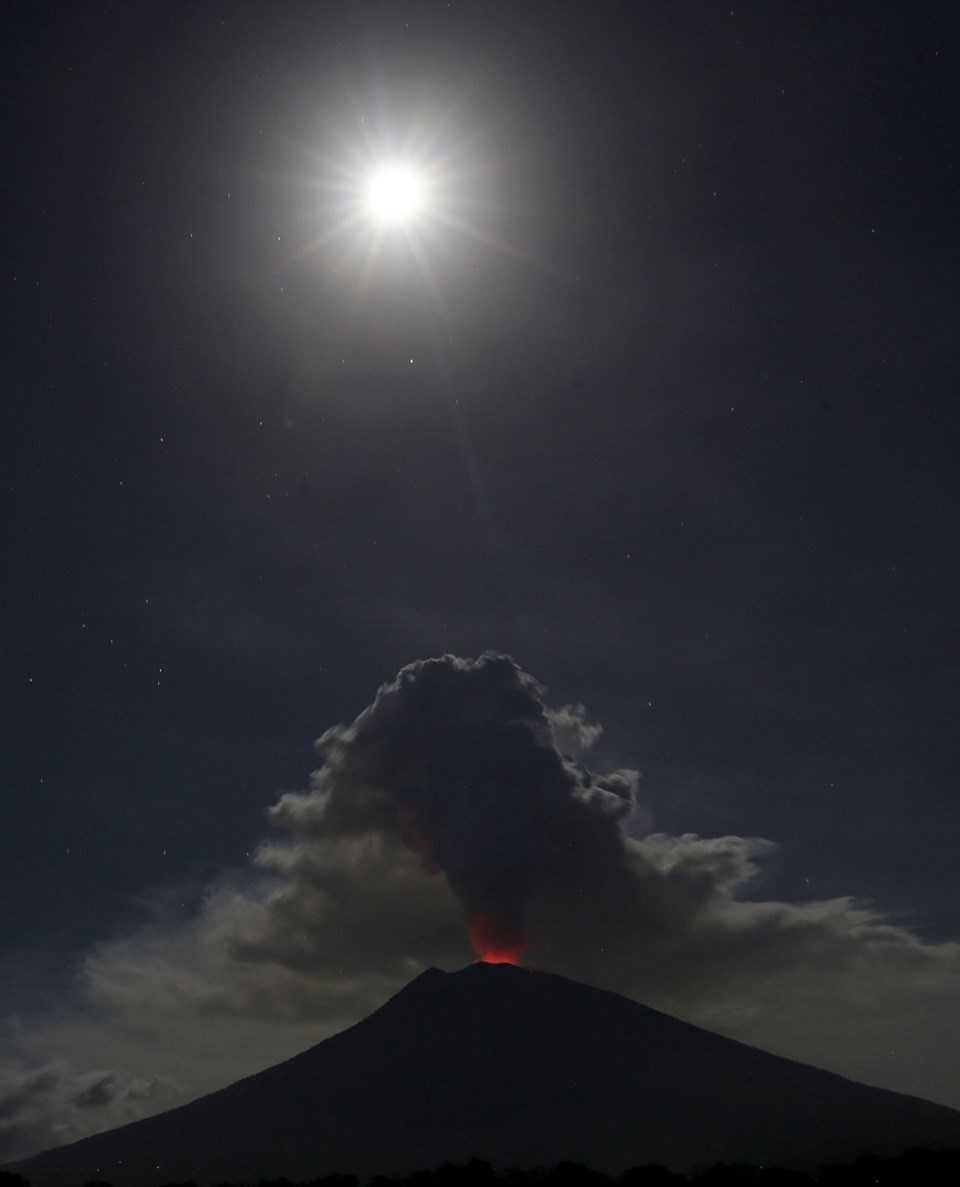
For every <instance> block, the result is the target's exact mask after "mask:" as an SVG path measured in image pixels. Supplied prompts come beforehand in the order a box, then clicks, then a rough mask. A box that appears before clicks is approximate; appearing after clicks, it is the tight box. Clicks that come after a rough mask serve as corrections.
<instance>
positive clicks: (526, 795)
mask: <svg viewBox="0 0 960 1187" xmlns="http://www.w3.org/2000/svg"><path fill="white" fill-rule="evenodd" d="M598 733H599V730H598V728H597V727H592V726H590V724H589V723H588V722H587V720H586V717H585V714H584V712H583V710H582V707H580V706H566V707H564V708H563V709H562V710H558V711H556V712H554V713H553V714H551V713H550V712H549V711H548V710H547V708H546V706H545V704H544V689H543V688H542V687H541V685H539V684H538V683H537V682H536V681H535V680H534V679H533V677H532V676H530V675H529V674H527V673H526V672H524V671H523V670H522V669H521V668H520V667H519V666H518V665H517V664H516V663H515V662H514V661H513V660H512V659H510V658H509V657H508V656H504V655H494V654H488V655H484V656H481V658H480V659H478V660H465V659H459V658H456V657H454V656H450V655H447V656H443V657H441V658H439V659H430V660H423V661H419V662H417V663H413V664H410V665H409V666H408V667H406V668H404V669H403V670H402V671H401V672H400V674H399V675H398V676H397V678H396V680H394V681H392V682H391V683H389V684H385V685H383V686H382V687H381V688H380V690H379V692H378V693H377V696H376V699H375V700H374V702H373V704H372V705H370V706H369V708H367V709H365V710H364V711H363V713H361V714H360V716H359V717H358V718H357V719H356V720H355V721H354V722H353V724H352V725H350V726H334V727H333V728H332V729H329V730H327V732H326V733H325V734H323V736H322V737H321V738H320V740H319V742H318V743H317V750H318V752H319V754H320V756H321V759H322V760H323V765H322V766H321V768H320V769H319V770H318V771H316V772H315V774H314V775H313V778H312V781H311V787H310V790H309V792H307V793H306V794H289V795H286V796H284V797H283V798H282V799H281V800H280V802H279V804H278V805H277V806H276V807H275V808H274V809H273V812H272V819H273V822H274V824H275V825H277V826H279V827H280V828H283V829H285V830H287V831H288V832H289V833H292V834H296V835H298V836H303V835H311V834H312V835H317V836H321V835H322V836H323V837H325V838H327V839H330V838H349V837H359V836H365V835H369V834H371V833H374V834H382V835H385V836H388V837H392V838H397V839H399V840H400V841H402V842H403V844H405V845H406V846H407V847H408V848H409V849H410V850H412V851H413V852H415V853H416V854H418V855H419V857H420V859H421V861H422V863H423V865H424V868H425V869H428V870H431V871H437V872H439V873H442V874H443V875H445V876H446V879H447V881H448V882H449V885H450V887H451V888H452V889H453V891H454V893H455V894H456V895H457V897H458V898H459V900H460V901H461V903H462V904H463V909H464V913H465V915H466V919H467V922H468V926H469V927H470V929H471V935H472V936H473V937H474V940H475V946H477V947H478V948H480V949H482V950H483V951H489V950H491V949H509V950H512V951H519V950H521V949H522V948H523V946H524V945H525V942H526V938H527V913H528V910H529V908H530V906H531V904H532V903H533V902H534V901H535V900H537V899H538V898H541V897H543V896H545V895H546V896H549V895H550V894H551V891H552V889H553V888H555V887H562V886H564V885H566V884H568V883H569V882H570V880H571V879H574V880H575V881H576V882H577V883H583V882H584V881H589V880H590V879H591V877H592V876H594V875H595V874H596V875H599V874H600V872H601V871H603V872H605V876H609V875H610V871H611V869H616V868H617V867H622V866H623V863H624V860H625V851H624V846H623V840H622V834H621V831H620V828H619V821H620V820H621V819H622V818H623V817H624V816H625V815H627V814H628V813H629V812H630V811H631V809H632V808H633V806H634V801H635V792H636V778H637V777H636V774H635V773H634V772H628V771H622V772H615V773H612V774H609V775H605V776H601V777H597V776H595V775H593V774H592V773H591V772H590V771H589V770H588V769H587V768H586V767H584V766H581V765H579V764H578V763H577V762H576V761H575V760H574V758H572V757H568V756H567V755H566V754H564V753H561V750H560V749H559V748H558V742H560V743H561V745H565V747H566V749H567V750H568V751H576V752H582V750H583V749H584V747H585V746H586V745H589V743H590V742H591V741H592V740H594V739H595V737H596V736H597V734H598Z"/></svg>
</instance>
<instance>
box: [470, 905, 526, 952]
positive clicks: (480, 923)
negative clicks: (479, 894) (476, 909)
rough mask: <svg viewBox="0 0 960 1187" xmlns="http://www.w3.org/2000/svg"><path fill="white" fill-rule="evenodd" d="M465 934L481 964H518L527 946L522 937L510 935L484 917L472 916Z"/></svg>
mask: <svg viewBox="0 0 960 1187" xmlns="http://www.w3.org/2000/svg"><path fill="white" fill-rule="evenodd" d="M467 932H468V934H469V936H470V943H471V944H472V945H473V950H474V952H476V954H477V960H478V961H479V962H480V963H482V964H519V963H520V958H521V957H522V956H523V950H524V948H526V946H527V941H526V938H525V937H524V936H522V935H516V934H511V933H510V932H508V931H507V930H506V929H504V928H502V927H500V926H498V925H497V923H496V922H495V921H494V920H492V919H490V918H489V917H488V916H486V915H474V917H473V918H472V919H471V920H470V921H469V922H468V923H467Z"/></svg>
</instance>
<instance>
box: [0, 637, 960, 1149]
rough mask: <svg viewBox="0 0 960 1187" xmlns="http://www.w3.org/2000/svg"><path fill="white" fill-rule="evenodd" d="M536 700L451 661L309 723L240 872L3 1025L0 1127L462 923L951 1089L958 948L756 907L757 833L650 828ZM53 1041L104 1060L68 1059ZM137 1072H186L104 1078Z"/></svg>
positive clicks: (641, 810)
mask: <svg viewBox="0 0 960 1187" xmlns="http://www.w3.org/2000/svg"><path fill="white" fill-rule="evenodd" d="M545 696H546V694H545V691H544V689H543V688H542V687H541V686H540V685H539V684H538V683H537V682H536V681H535V680H534V679H533V678H532V677H531V676H530V675H528V674H527V673H525V672H523V671H522V669H520V668H519V667H518V666H517V665H516V664H515V663H514V661H513V660H511V659H509V658H508V657H504V656H494V655H491V656H485V657H481V659H479V660H475V661H471V660H463V659H456V658H454V657H450V656H446V657H442V658H441V659H437V660H428V661H423V662H419V663H416V664H412V665H410V666H409V667H407V668H405V669H403V671H402V672H401V673H400V674H399V675H398V677H397V678H396V680H394V681H391V682H390V683H389V684H386V685H384V686H383V687H382V688H381V689H380V690H379V692H378V694H377V696H376V698H375V700H374V701H373V703H372V704H371V705H370V706H369V707H368V708H367V709H366V710H364V712H363V713H361V714H360V716H359V717H358V718H357V719H356V720H355V721H354V722H353V723H352V724H351V725H341V726H335V727H333V728H331V729H328V730H327V731H326V732H325V733H324V734H323V735H322V736H321V738H320V740H319V742H318V743H317V749H318V753H319V756H320V759H321V765H320V767H319V769H318V770H317V772H316V773H315V774H314V775H313V776H312V778H311V781H310V784H309V787H308V788H307V789H306V790H305V791H302V792H299V793H290V794H286V795H284V796H282V797H281V798H280V799H279V801H278V803H277V804H276V805H275V806H274V808H273V809H272V810H271V812H270V819H271V824H272V826H273V829H272V833H271V835H270V836H269V837H268V839H266V840H265V841H264V843H263V844H262V845H261V847H260V848H259V850H258V851H257V853H256V855H255V858H254V860H253V862H252V863H251V866H250V867H249V868H248V869H246V870H240V871H234V872H232V873H230V874H225V875H224V876H223V877H222V878H221V879H220V880H218V881H217V882H216V884H214V885H212V886H210V887H209V888H208V890H207V893H206V895H205V896H204V898H203V901H202V903H201V904H200V906H199V908H197V909H196V910H192V911H187V912H186V913H183V914H180V915H177V916H174V917H170V916H169V914H168V913H166V912H164V911H162V910H161V911H158V912H157V913H156V914H155V916H154V917H152V918H150V919H148V920H146V921H144V922H143V923H142V924H141V925H140V926H139V927H137V928H136V929H134V930H133V931H132V932H131V933H130V934H127V935H125V936H119V937H115V938H114V939H112V940H109V941H106V942H104V943H103V944H101V945H99V946H98V947H97V949H96V950H95V951H93V952H91V953H90V954H88V956H87V958H86V960H85V961H84V963H83V968H82V975H81V993H80V997H79V999H78V1003H77V1004H76V1007H75V1008H74V1009H73V1010H72V1011H71V1012H64V1014H63V1015H62V1016H59V1017H57V1018H48V1019H46V1020H45V1021H41V1022H38V1023H34V1024H33V1025H32V1027H31V1028H27V1032H26V1034H25V1035H24V1034H21V1035H20V1038H19V1040H18V1041H19V1043H20V1047H21V1048H22V1049H23V1050H24V1051H26V1053H27V1056H28V1057H29V1067H30V1069H32V1070H30V1071H29V1074H28V1073H27V1072H25V1071H24V1070H23V1068H24V1067H25V1066H27V1065H26V1064H23V1062H22V1061H21V1063H20V1064H19V1065H15V1064H13V1063H11V1064H10V1065H9V1066H8V1067H7V1068H6V1071H4V1069H3V1068H2V1067H0V1133H4V1132H6V1133H7V1134H11V1133H14V1131H15V1136H16V1142H17V1143H19V1145H18V1152H20V1150H21V1148H22V1147H24V1146H26V1145H30V1144H31V1143H32V1144H33V1145H34V1146H36V1147H39V1146H40V1145H44V1144H50V1143H51V1142H52V1141H61V1140H66V1138H65V1137H64V1136H63V1135H64V1134H69V1135H70V1136H79V1135H80V1133H81V1132H91V1131H92V1130H93V1129H94V1128H104V1127H106V1126H108V1125H112V1124H116V1123H117V1120H116V1118H117V1116H118V1114H117V1112H116V1110H117V1109H120V1108H122V1109H125V1110H127V1111H128V1112H129V1111H132V1110H136V1109H142V1110H147V1111H152V1110H155V1109H156V1108H159V1107H165V1106H166V1104H167V1103H172V1099H173V1097H172V1095H171V1094H175V1093H176V1092H177V1091H178V1092H179V1097H177V1099H185V1098H187V1097H189V1096H193V1095H197V1094H198V1093H200V1092H204V1091H210V1090H211V1089H213V1088H215V1087H218V1086H219V1085H221V1084H223V1083H226V1082H228V1081H229V1080H230V1079H233V1078H236V1077H237V1076H239V1075H241V1074H245V1073H248V1072H251V1071H255V1070H258V1069H259V1068H261V1067H265V1066H267V1065H269V1064H270V1063H273V1062H276V1061H277V1060H279V1059H281V1058H284V1057H286V1056H288V1055H290V1054H293V1053H294V1052H295V1051H296V1050H298V1049H301V1048H303V1047H305V1046H307V1045H308V1044H309V1043H311V1042H315V1041H317V1040H318V1039H320V1038H323V1037H324V1036H325V1035H327V1034H329V1033H331V1032H333V1031H335V1030H338V1029H340V1028H342V1027H343V1026H345V1025H347V1024H348V1023H350V1022H352V1021H354V1020H356V1019H357V1018H359V1017H362V1016H363V1015H364V1014H366V1013H368V1012H369V1011H370V1010H371V1009H372V1008H374V1007H375V1006H376V1005H377V1004H379V1003H380V1002H382V1001H383V1000H384V999H385V998H386V997H388V996H389V995H390V994H391V993H392V992H394V991H395V990H396V989H398V988H400V986H402V985H403V984H404V983H405V982H406V981H408V980H409V979H410V978H411V977H412V976H414V975H415V974H416V973H417V972H418V971H420V970H421V969H423V968H424V967H426V966H428V965H430V964H436V965H440V966H441V967H447V968H454V967H457V966H458V965H461V964H463V963H464V962H465V961H467V960H469V959H470V958H471V950H470V944H469V942H468V928H469V926H470V925H471V923H472V924H473V925H474V939H475V940H478V939H479V940H480V941H483V940H484V937H483V936H482V935H481V936H479V937H478V936H477V934H476V933H477V928H476V920H477V919H478V918H480V919H483V920H485V921H492V929H491V930H492V934H491V936H488V937H486V939H487V941H488V942H489V943H490V944H491V945H492V946H496V945H503V944H504V943H513V942H514V941H518V940H519V939H522V940H523V941H524V942H526V944H527V950H526V955H525V959H526V960H527V962H528V963H530V964H531V965H533V966H536V967H540V968H544V969H549V970H552V971H556V972H561V973H565V974H567V975H570V976H573V977H577V978H580V979H583V980H586V981H590V982H593V983H596V984H600V985H603V986H605V987H608V988H612V989H615V990H618V991H620V992H622V993H625V994H627V995H628V996H632V997H635V998H637V999H639V1000H642V1001H645V1002H647V1003H648V1004H650V1005H653V1006H656V1007H658V1008H661V1009H664V1010H667V1011H669V1012H672V1013H675V1014H677V1015H679V1016H682V1017H684V1018H686V1019H689V1020H691V1021H694V1022H698V1023H700V1024H701V1025H704V1026H707V1027H709V1028H712V1029H715V1030H718V1031H721V1032H723V1033H726V1034H728V1035H732V1036H733V1037H736V1038H739V1039H742V1040H743V1041H745V1042H750V1043H754V1044H757V1045H759V1046H763V1047H766V1048H768V1049H770V1050H775V1051H777V1052H778V1053H780V1054H783V1055H788V1056H793V1057H794V1058H798V1059H802V1060H805V1061H808V1062H812V1063H815V1064H818V1065H820V1066H823V1067H828V1068H831V1069H833V1070H835V1071H838V1072H841V1073H843V1074H846V1075H850V1076H853V1077H854V1078H857V1079H862V1080H864V1081H867V1082H870V1083H874V1084H879V1085H881V1086H884V1087H890V1088H895V1089H899V1090H901V1091H909V1092H914V1093H917V1094H918V1095H923V1096H928V1097H931V1098H933V1099H937V1100H941V1101H944V1102H945V1103H948V1104H953V1105H955V1106H958V1107H960V1076H958V1073H957V1071H956V1069H955V1066H954V1060H953V1058H952V1055H951V1052H952V1050H953V1049H954V1046H955V1040H956V1039H957V1038H960V1034H958V1031H960V1006H958V1005H957V1002H958V1000H960V995H958V989H960V946H958V945H957V944H954V943H939V944H931V943H927V942H925V941H924V940H923V939H921V938H920V937H919V936H918V935H917V934H915V933H914V932H913V931H911V930H910V929H909V928H908V927H906V926H903V925H902V924H900V923H896V922H894V921H891V920H890V919H888V918H886V917H885V916H884V914H883V913H882V912H881V911H879V910H878V909H876V908H875V907H873V906H871V905H870V904H868V903H864V902H859V901H857V900H855V899H852V898H838V899H832V900H827V901H814V902H800V903H787V902H777V901H764V900H763V899H762V898H760V897H759V896H758V890H759V888H760V887H761V886H762V884H763V879H762V875H763V873H764V870H765V868H766V866H767V865H768V864H769V863H770V861H771V860H772V859H773V858H774V857H775V855H776V852H777V846H776V845H775V844H774V843H773V842H771V841H769V840H765V839H761V838H748V837H713V838H704V837H699V836H695V835H683V836H668V835H665V834H662V833H657V832H653V831H650V829H647V830H644V829H643V828H642V827H640V824H639V822H642V821H643V820H644V819H645V813H646V808H645V806H644V805H643V803H642V796H641V795H640V790H639V789H640V786H641V785H640V784H639V782H638V776H637V773H636V772H633V771H628V770H620V769H612V770H607V771H596V770H592V769H589V768H588V767H587V766H586V765H585V755H586V753H587V751H588V750H590V748H591V747H593V746H595V745H596V744H597V743H598V741H599V739H600V727H599V726H597V725H594V724H593V723H591V722H590V720H589V717H588V716H587V713H586V711H585V710H584V709H583V707H582V706H579V705H574V706H570V705H567V706H564V707H562V708H561V709H552V708H550V707H549V706H548V704H547V703H546V700H545ZM646 819H647V820H649V816H646ZM651 827H652V826H651ZM67 1051H69V1052H70V1054H71V1058H72V1060H73V1062H74V1065H75V1066H77V1067H80V1066H84V1067H89V1068H97V1067H100V1068H102V1067H104V1066H105V1065H106V1066H108V1067H109V1068H112V1069H123V1070H122V1071H120V1070H116V1071H110V1072H106V1071H100V1072H93V1071H91V1072H88V1073H85V1076H84V1077H80V1078H78V1077H76V1076H72V1078H70V1077H66V1076H65V1074H64V1072H63V1071H62V1064H60V1063H58V1062H57V1061H58V1059H60V1058H62V1055H63V1053H64V1052H67ZM18 1068H19V1070H18ZM31 1077H32V1078H31ZM154 1081H156V1082H157V1083H162V1084H164V1085H172V1084H173V1082H174V1081H178V1082H179V1085H180V1087H179V1089H173V1088H169V1090H166V1089H165V1091H168V1095H166V1096H164V1098H163V1100H162V1101H161V1100H160V1098H159V1097H158V1096H153V1095H151V1094H150V1093H148V1092H146V1091H142V1092H140V1095H139V1096H138V1090H134V1089H132V1088H124V1087H123V1086H124V1085H143V1084H150V1083H153V1082H154ZM4 1102H7V1103H6V1105H5V1104H4ZM4 1110H6V1112H5V1111H4ZM4 1126H7V1129H6V1130H4V1129H3V1127H4ZM31 1126H33V1129H31Z"/></svg>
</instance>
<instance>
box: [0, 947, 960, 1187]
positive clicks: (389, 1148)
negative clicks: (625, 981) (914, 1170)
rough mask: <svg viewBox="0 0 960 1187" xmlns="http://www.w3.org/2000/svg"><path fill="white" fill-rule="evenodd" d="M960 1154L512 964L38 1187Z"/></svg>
mask: <svg viewBox="0 0 960 1187" xmlns="http://www.w3.org/2000/svg"><path fill="white" fill-rule="evenodd" d="M913 1145H924V1146H953V1147H958V1148H960V1113H957V1112H954V1111H953V1110H952V1109H947V1108H944V1107H942V1106H940V1105H935V1104H930V1103H928V1102H926V1101H923V1100H918V1099H916V1098H915V1097H910V1096H901V1095H899V1094H897V1093H894V1092H886V1091H884V1090H882V1089H877V1088H868V1087H865V1086H863V1085H861V1084H855V1083H853V1082H852V1081H850V1080H845V1079H844V1078H843V1077H841V1076H837V1075H834V1074H832V1073H830V1072H825V1071H821V1070H819V1069H817V1068H812V1067H808V1066H806V1065H804V1064H800V1063H794V1062H792V1061H791V1060H788V1059H781V1058H779V1057H777V1056H774V1055H770V1054H767V1053H765V1052H762V1051H758V1050H755V1049H754V1048H752V1047H747V1046H744V1045H743V1044H742V1043H738V1042H734V1041H733V1040H731V1039H725V1038H721V1037H720V1036H719V1035H715V1034H711V1033H710V1032H709V1031H705V1030H701V1029H699V1028H698V1027H696V1026H691V1025H689V1024H688V1023H685V1022H680V1021H678V1020H677V1019H675V1018H671V1017H669V1016H667V1015H665V1014H661V1013H658V1012H657V1011H655V1010H652V1009H649V1008H647V1007H645V1006H642V1005H638V1004H637V1003H635V1002H632V1001H629V1000H627V999H626V998H623V997H620V996H619V995H617V994H614V993H608V992H606V991H604V990H600V989H593V988H590V987H589V986H586V985H581V984H579V983H577V982H575V981H570V980H567V979H566V978H563V977H558V976H553V975H551V974H547V973H540V972H532V971H528V970H525V969H521V968H515V967H513V966H510V965H488V964H475V965H470V966H469V967H467V968H465V969H463V970H462V971H460V972H456V973H443V972H441V971H439V970H438V969H429V970H428V971H427V972H425V973H422V974H421V975H420V976H419V977H417V978H416V980H414V981H412V982H411V983H410V984H409V985H408V986H407V987H406V988H405V989H403V990H402V991H401V992H400V993H398V994H397V995H396V996H395V997H393V998H391V1000H390V1001H388V1002H387V1003H386V1005H384V1006H382V1007H381V1008H380V1009H379V1010H377V1011H375V1013H373V1014H371V1015H370V1016H369V1017H368V1018H366V1019H365V1020H364V1021H362V1022H359V1023H357V1024H356V1025H355V1026H352V1027H350V1028H349V1029H348V1030H345V1031H342V1032H341V1033H340V1034H337V1035H334V1036H333V1037H332V1038H329V1039H326V1040H325V1041H324V1042H322V1043H319V1044H318V1045H317V1046H315V1047H311V1048H310V1049H309V1050H307V1051H304V1052H303V1053H302V1054H300V1055H297V1056H296V1057H294V1058H293V1059H290V1060H287V1061H286V1062H285V1063H280V1064H277V1065H276V1066H275V1067H272V1068H269V1069H268V1070H267V1071H264V1072H260V1073H259V1074H258V1075H254V1076H250V1077H249V1078H247V1079H244V1080H240V1081H238V1082H237V1083H235V1084H232V1085H230V1087H228V1088H224V1089H222V1090H221V1091H219V1092H214V1093H212V1094H211V1095H209V1096H205V1097H201V1098H200V1099H199V1100H195V1101H193V1102H191V1103H190V1104H187V1105H183V1106H181V1107H180V1108H177V1109H173V1110H171V1111H170V1112H167V1113H161V1114H159V1115H157V1116H155V1117H149V1118H147V1119H146V1120H144V1121H137V1122H134V1123H133V1124H131V1125H125V1126H123V1127H122V1128H120V1129H115V1130H112V1131H110V1132H108V1133H103V1134H98V1135H96V1136H95V1137H90V1138H85V1139H84V1140H83V1141H79V1142H75V1143H73V1144H71V1145H69V1146H61V1147H60V1148H58V1149H55V1150H49V1151H47V1152H45V1153H42V1154H39V1155H36V1156H34V1157H33V1158H30V1159H28V1160H26V1161H24V1162H21V1163H19V1164H18V1165H16V1166H15V1167H11V1168H9V1169H15V1170H18V1171H20V1172H21V1173H22V1174H24V1175H26V1176H27V1177H28V1178H29V1179H30V1180H31V1181H32V1182H33V1183H34V1184H35V1185H37V1187H47V1185H50V1187H55V1185H58V1184H68V1183H69V1184H77V1183H84V1182H88V1181H90V1180H95V1179H101V1180H103V1179H106V1180H108V1181H110V1182H113V1183H115V1184H117V1185H118V1187H119V1185H121V1184H122V1185H130V1187H145V1185H147V1184H157V1183H169V1182H171V1181H174V1180H185V1179H195V1180H197V1181H198V1182H200V1183H210V1182H218V1181H222V1180H234V1181H241V1180H243V1181H247V1182H250V1181H255V1180H257V1179H259V1178H261V1177H264V1178H266V1177H270V1178H275V1177H278V1176H281V1175H286V1176H289V1177H290V1178H292V1179H309V1178H314V1177H318V1176H321V1175H325V1174H327V1173H331V1172H336V1171H353V1172H356V1173H358V1174H360V1175H363V1176H366V1175H370V1174H373V1173H377V1172H401V1171H408V1170H411V1169H414V1168H417V1167H427V1166H434V1165H436V1164H438V1163H440V1162H443V1161H445V1160H452V1161H464V1160H466V1159H469V1158H471V1157H472V1156H479V1157H482V1158H485V1159H488V1160H490V1161H491V1162H493V1163H494V1164H497V1165H501V1166H503V1165H507V1166H511V1165H512V1166H522V1165H533V1164H540V1165H551V1164H554V1163H556V1162H558V1161H560V1160H563V1159H572V1160H574V1161H578V1162H583V1163H586V1164H588V1165H591V1166H594V1167H597V1168H600V1169H605V1170H611V1171H619V1170H622V1169H624V1168H626V1167H628V1166H632V1165H640V1164H644V1163H651V1162H660V1163H665V1164H667V1165H670V1166H672V1167H675V1168H679V1169H689V1168H690V1167H692V1166H694V1165H696V1164H703V1163H710V1162H713V1161H717V1160H725V1161H750V1162H756V1163H766V1164H770V1163H779V1164H783V1165H795V1166H796V1165H812V1164H816V1163H819V1162H824V1161H829V1160H834V1159H845V1158H850V1157H853V1156H855V1155H857V1154H860V1153H862V1152H865V1151H874V1152H876V1153H880V1154H892V1153H895V1152H898V1151H900V1150H903V1149H906V1148H907V1147H910V1146H913Z"/></svg>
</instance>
